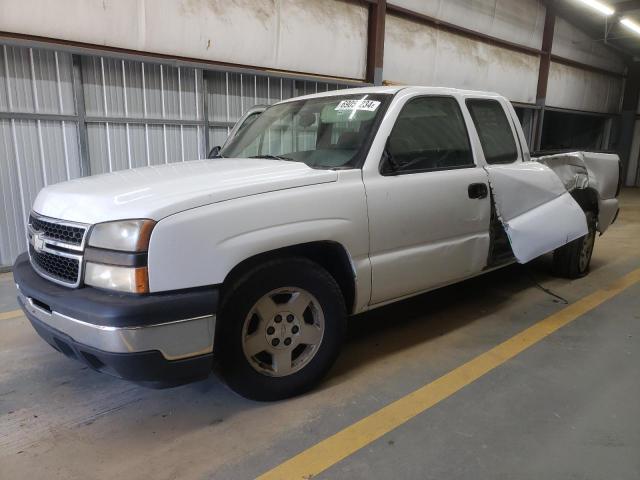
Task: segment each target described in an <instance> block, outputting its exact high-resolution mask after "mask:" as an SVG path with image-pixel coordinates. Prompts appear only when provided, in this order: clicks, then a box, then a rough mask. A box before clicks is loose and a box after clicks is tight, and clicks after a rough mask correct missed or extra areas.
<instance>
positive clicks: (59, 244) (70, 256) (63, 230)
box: [27, 213, 89, 287]
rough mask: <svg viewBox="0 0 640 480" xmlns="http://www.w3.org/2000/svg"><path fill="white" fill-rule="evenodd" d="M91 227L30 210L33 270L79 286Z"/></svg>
mask: <svg viewBox="0 0 640 480" xmlns="http://www.w3.org/2000/svg"><path fill="white" fill-rule="evenodd" d="M88 230H89V225H85V224H81V223H75V222H67V221H64V220H58V219H55V218H48V217H43V216H40V215H38V214H36V213H31V215H29V225H28V227H27V240H28V242H29V257H30V259H31V265H32V266H33V268H34V270H35V271H36V272H38V274H39V275H40V276H42V277H44V278H47V279H48V280H51V281H52V282H55V283H58V284H61V285H65V286H68V287H77V286H79V285H80V282H81V278H82V256H83V253H84V244H85V241H86V237H87V232H88Z"/></svg>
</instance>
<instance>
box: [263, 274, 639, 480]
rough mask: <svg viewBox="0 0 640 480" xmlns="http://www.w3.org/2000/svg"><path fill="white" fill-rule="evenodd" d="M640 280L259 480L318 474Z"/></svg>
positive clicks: (621, 283) (581, 304) (588, 300)
mask: <svg viewBox="0 0 640 480" xmlns="http://www.w3.org/2000/svg"><path fill="white" fill-rule="evenodd" d="M639 281H640V268H639V269H637V270H634V271H632V272H631V273H629V274H627V275H625V276H624V277H622V278H620V279H618V280H617V281H615V282H614V283H612V284H611V285H609V286H607V287H605V288H603V289H601V290H598V291H596V292H594V293H592V294H590V295H587V296H586V297H584V298H582V299H580V300H578V301H577V302H575V303H573V304H571V305H569V306H568V307H566V308H563V309H562V310H560V311H559V312H557V313H554V314H553V315H551V316H549V317H547V318H545V319H544V320H541V321H540V322H538V323H536V324H535V325H532V326H531V327H529V328H527V329H526V330H524V331H522V332H520V333H519V334H517V335H515V336H514V337H511V338H510V339H508V340H506V341H505V342H503V343H501V344H500V345H497V346H496V347H494V348H492V349H491V350H489V351H487V352H485V353H483V354H481V355H479V356H477V357H475V358H474V359H472V360H470V361H469V362H467V363H465V364H463V365H461V366H459V367H458V368H456V369H455V370H452V371H451V372H449V373H447V374H445V375H443V376H442V377H440V378H438V379H436V380H434V381H433V382H431V383H429V384H427V385H425V386H423V387H421V388H419V389H417V390H415V391H413V392H411V393H409V394H408V395H406V396H404V397H402V398H400V399H399V400H396V401H395V402H393V403H390V404H389V405H387V406H386V407H383V408H382V409H380V410H378V411H376V412H374V413H372V414H371V415H369V416H368V417H365V418H363V419H362V420H359V421H358V422H356V423H354V424H352V425H350V426H348V427H346V428H345V429H344V430H341V431H339V432H338V433H336V434H334V435H332V436H330V437H328V438H326V439H325V440H322V441H321V442H319V443H317V444H315V445H314V446H312V447H310V448H308V449H307V450H304V451H303V452H301V453H299V454H298V455H296V456H295V457H292V458H291V459H289V460H287V461H286V462H284V463H282V464H280V465H278V466H277V467H275V468H274V469H272V470H270V471H268V472H266V473H265V474H263V475H261V476H260V477H258V479H260V480H272V479H296V478H300V479H308V478H311V477H313V476H315V475H318V474H319V473H321V472H323V471H324V470H326V469H327V468H329V467H331V466H332V465H335V464H336V463H338V462H339V461H341V460H343V459H345V458H346V457H348V456H349V455H351V454H353V453H355V452H356V451H358V450H360V449H361V448H363V447H365V446H367V445H368V444H370V443H371V442H373V441H375V440H377V439H378V438H380V437H382V436H383V435H385V434H386V433H389V432H390V431H392V430H394V429H395V428H397V427H399V426H400V425H402V424H403V423H405V422H407V421H408V420H411V419H412V418H413V417H415V416H416V415H418V414H420V413H422V412H424V411H425V410H427V409H429V408H430V407H432V406H434V405H436V404H437V403H439V402H441V401H442V400H444V399H446V398H447V397H449V396H451V395H453V394H454V393H456V392H457V391H459V390H460V389H462V388H464V387H465V386H467V385H469V384H470V383H472V382H474V381H475V380H477V379H478V378H480V377H482V376H483V375H485V374H487V373H488V372H490V371H491V370H493V369H494V368H496V367H498V366H500V365H502V364H503V363H505V362H506V361H508V360H510V359H511V358H513V357H515V356H516V355H518V354H519V353H521V352H523V351H524V350H526V349H527V348H529V347H531V346H532V345H535V344H536V343H538V342H539V341H540V340H542V339H544V338H545V337H547V336H548V335H550V334H552V333H553V332H555V331H557V330H558V329H560V328H562V327H564V326H565V325H567V324H569V323H571V322H572V321H574V320H575V319H576V318H578V317H580V316H582V315H584V314H585V313H587V312H589V311H591V310H593V309H594V308H596V307H597V306H599V305H601V304H602V303H604V302H606V301H607V300H609V299H610V298H612V297H614V296H616V295H617V294H619V293H620V292H622V291H623V290H625V289H626V288H628V287H630V286H631V285H633V284H635V283H637V282H639Z"/></svg>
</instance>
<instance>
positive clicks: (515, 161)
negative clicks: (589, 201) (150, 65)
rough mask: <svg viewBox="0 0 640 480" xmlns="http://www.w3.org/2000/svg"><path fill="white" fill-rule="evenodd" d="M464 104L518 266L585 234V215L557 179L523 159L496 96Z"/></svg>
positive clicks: (511, 119) (512, 124)
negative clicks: (474, 130)
mask: <svg viewBox="0 0 640 480" xmlns="http://www.w3.org/2000/svg"><path fill="white" fill-rule="evenodd" d="M466 105H467V108H468V109H469V112H470V114H471V118H472V120H473V124H474V126H475V129H476V131H477V134H478V137H479V139H480V144H481V145H482V150H483V153H484V157H485V161H486V166H485V170H486V171H487V173H488V175H489V184H490V187H491V192H492V196H493V201H494V204H495V208H496V212H497V214H498V217H499V219H500V221H501V223H502V225H503V226H504V228H505V231H506V233H507V236H508V237H509V242H510V243H511V248H512V250H513V253H514V255H515V257H516V259H517V260H518V262H519V263H526V262H528V261H530V260H532V259H534V258H536V257H538V256H540V255H542V254H544V253H547V252H550V251H552V250H554V249H556V248H558V247H560V246H562V245H565V244H567V243H569V242H570V241H572V240H575V239H576V238H579V237H581V236H583V235H586V234H587V231H588V230H587V222H586V218H585V215H584V212H583V211H582V209H581V208H580V206H579V205H578V204H577V203H576V202H575V200H574V199H573V197H572V196H571V195H570V194H569V193H568V192H567V190H566V189H565V187H564V184H563V183H562V181H561V180H560V178H558V176H557V175H556V174H555V172H554V171H553V170H551V169H550V168H549V167H547V166H546V165H542V164H540V163H537V162H531V161H528V160H529V159H528V158H526V159H525V158H523V152H524V153H526V152H527V149H526V146H524V147H523V146H522V142H523V138H522V136H521V135H518V132H519V130H518V128H519V126H518V124H517V123H516V122H517V117H516V115H515V112H514V111H513V107H511V105H510V104H508V103H507V102H506V100H504V99H498V98H495V99H494V98H467V100H466ZM527 157H528V154H527ZM523 160H526V161H523Z"/></svg>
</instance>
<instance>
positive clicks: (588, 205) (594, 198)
mask: <svg viewBox="0 0 640 480" xmlns="http://www.w3.org/2000/svg"><path fill="white" fill-rule="evenodd" d="M571 196H572V197H573V199H574V200H575V201H576V202H577V203H578V205H580V207H581V208H582V210H584V211H585V212H594V213H595V214H596V215H597V214H598V192H597V191H596V190H594V189H593V188H584V189H580V190H578V189H574V190H572V191H571Z"/></svg>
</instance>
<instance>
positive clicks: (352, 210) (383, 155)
mask: <svg viewBox="0 0 640 480" xmlns="http://www.w3.org/2000/svg"><path fill="white" fill-rule="evenodd" d="M618 190H619V161H618V157H617V156H615V155H602V154H591V153H586V152H576V153H571V154H563V155H554V156H551V157H543V158H540V159H537V161H532V159H531V158H530V154H529V151H528V149H527V146H526V143H525V138H524V136H523V133H522V130H521V128H520V125H519V122H518V118H517V116H516V113H515V111H514V109H513V107H512V106H511V104H510V103H509V101H507V100H506V99H505V98H503V97H501V96H500V95H497V94H491V93H483V92H471V91H460V90H454V89H448V88H426V87H379V88H373V87H372V88H360V89H351V90H342V91H332V92H327V93H321V94H316V95H310V96H305V97H299V98H293V99H290V100H286V101H283V102H280V103H278V104H276V105H274V106H271V107H269V108H267V109H266V110H265V111H264V112H263V113H261V114H260V115H259V116H257V117H255V118H253V119H252V122H251V124H250V125H247V126H246V127H244V126H243V127H242V128H240V129H239V130H238V131H237V132H236V134H235V136H234V137H233V138H231V139H230V141H229V142H227V144H226V145H225V146H224V147H223V148H222V149H221V150H220V151H219V152H217V157H216V158H213V159H206V160H199V161H192V162H186V163H180V164H171V165H163V166H156V167H146V168H140V169H134V170H127V171H122V172H116V173H111V174H106V175H98V176H94V177H89V178H82V179H77V180H73V181H70V182H66V183H61V184H57V185H54V186H50V187H47V188H45V189H43V190H42V191H41V192H40V194H39V195H38V197H37V199H36V200H35V203H34V205H33V210H32V213H31V215H30V218H29V222H28V232H27V237H28V243H29V252H28V253H25V254H23V255H21V256H20V257H18V259H17V261H16V263H15V266H14V270H13V271H14V277H15V282H16V284H17V286H18V296H19V301H20V304H21V306H22V308H23V309H24V310H25V312H26V315H27V317H28V318H29V319H30V321H31V323H32V324H33V326H34V327H35V329H36V330H37V332H38V333H39V334H40V335H41V336H42V337H43V338H44V339H45V340H46V341H47V342H48V343H50V344H51V345H52V346H53V347H54V348H56V349H57V350H59V351H60V352H62V353H64V354H65V355H67V356H69V357H72V358H75V359H77V360H79V361H81V362H84V363H85V364H87V365H89V366H90V367H91V368H93V369H95V370H98V371H102V372H106V373H110V374H113V375H116V376H119V377H122V378H126V379H129V380H132V381H135V382H139V383H147V384H152V385H170V384H178V383H184V382H187V381H191V380H194V379H198V378H202V377H204V376H207V375H209V374H210V372H211V371H212V367H213V364H214V358H215V359H216V360H217V363H218V364H219V370H220V372H221V374H222V376H223V377H224V379H225V380H226V382H227V383H228V384H229V385H230V386H231V388H232V389H234V390H235V391H237V392H239V393H240V394H242V395H244V396H246V397H250V398H254V399H261V400H272V399H279V398H285V397H289V396H292V395H296V394H299V393H301V392H303V391H305V390H307V389H309V388H311V387H312V386H313V385H314V384H316V383H317V382H318V381H319V380H320V379H321V378H322V377H323V376H324V375H325V374H326V373H327V371H328V370H329V368H330V367H331V365H332V363H333V362H334V360H335V359H336V357H337V355H338V352H339V350H340V346H341V343H342V340H343V335H344V332H345V324H346V321H347V317H348V316H349V315H352V314H356V313H360V312H363V311H366V310H369V309H372V308H376V307H379V306H381V305H385V304H388V303H390V302H395V301H397V300H400V299H403V298H407V297H409V296H412V295H418V294H420V293H422V292H426V291H428V290H433V289H435V288H438V287H441V286H443V285H447V284H451V283H454V282H459V281H461V280H464V279H467V278H470V277H473V276H475V275H479V274H481V273H484V272H488V271H491V270H493V269H496V268H499V267H501V266H504V265H507V264H509V263H512V262H514V261H518V262H520V263H525V262H528V261H530V260H531V259H533V258H535V257H538V256H540V255H542V254H544V253H547V252H551V251H554V269H555V270H556V272H557V273H559V274H561V275H564V276H567V277H578V276H581V275H584V274H586V273H587V271H588V268H589V262H590V259H591V252H592V249H593V243H594V239H595V234H596V230H598V231H600V232H604V230H606V228H607V227H608V226H609V225H610V224H611V223H612V222H613V221H614V220H615V216H616V215H617V212H618V202H617V199H616V196H617V195H618Z"/></svg>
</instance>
